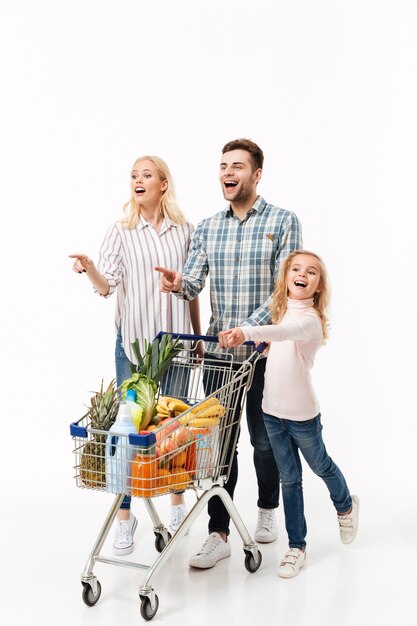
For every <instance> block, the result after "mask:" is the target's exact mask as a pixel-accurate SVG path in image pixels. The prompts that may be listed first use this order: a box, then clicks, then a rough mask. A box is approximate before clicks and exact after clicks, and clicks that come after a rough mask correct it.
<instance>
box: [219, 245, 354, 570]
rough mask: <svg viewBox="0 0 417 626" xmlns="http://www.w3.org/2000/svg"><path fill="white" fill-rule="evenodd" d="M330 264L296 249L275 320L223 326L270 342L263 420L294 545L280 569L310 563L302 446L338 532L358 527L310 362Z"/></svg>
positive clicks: (236, 341) (233, 336)
mask: <svg viewBox="0 0 417 626" xmlns="http://www.w3.org/2000/svg"><path fill="white" fill-rule="evenodd" d="M328 297H329V294H328V286H327V276H326V270H325V267H324V265H323V262H322V260H321V259H320V257H318V256H317V255H316V254H313V253H312V252H306V251H304V250H301V251H294V252H292V253H291V254H289V255H288V257H287V258H286V259H285V261H284V262H283V263H282V265H281V268H280V273H279V277H278V280H277V283H276V286H275V290H274V293H273V303H272V306H271V311H272V321H273V322H274V325H270V326H256V327H254V326H244V327H241V328H233V329H230V330H228V331H226V335H227V338H228V345H229V346H230V347H235V346H238V345H240V344H241V343H243V342H244V341H246V340H248V339H252V340H254V341H256V342H259V341H266V342H271V343H270V346H269V352H268V359H267V364H266V371H265V388H264V395H263V401H262V410H263V413H264V420H265V425H266V429H267V432H268V436H269V439H270V442H271V446H272V449H273V452H274V456H275V460H276V463H277V465H278V468H279V472H280V477H281V484H282V495H283V501H284V511H285V525H286V528H287V533H288V543H289V550H288V551H287V552H286V553H285V555H284V557H283V559H282V561H281V564H280V567H279V570H278V575H279V576H281V577H282V578H292V577H293V576H296V575H297V574H298V572H299V570H300V568H301V567H302V566H303V565H304V563H305V558H306V550H305V548H306V541H305V538H306V534H307V525H306V520H305V517H304V499H303V488H302V467H301V461H300V455H299V452H300V451H301V453H302V455H303V457H304V458H305V460H306V461H307V463H308V465H309V466H310V467H311V469H312V470H313V472H314V473H315V474H317V475H318V476H320V477H321V478H322V479H323V480H324V482H325V483H326V486H327V488H328V490H329V493H330V497H331V499H332V502H333V504H334V507H335V509H336V512H337V519H338V522H339V530H340V539H341V541H342V542H343V543H351V542H352V541H353V540H354V539H355V537H356V533H357V530H358V512H359V498H358V497H357V496H351V495H350V493H349V489H348V486H347V484H346V481H345V479H344V477H343V474H342V473H341V471H340V469H339V468H338V467H337V465H336V464H335V463H334V462H333V461H332V459H331V458H330V457H329V455H328V454H327V452H326V448H325V445H324V442H323V438H322V434H321V431H322V425H321V419H320V413H319V405H318V402H317V399H316V396H315V394H314V391H313V388H312V385H311V379H310V369H311V368H312V366H313V362H314V357H315V354H316V352H317V350H318V349H319V347H320V346H321V344H322V343H324V342H325V341H326V339H327V335H328V332H327V317H326V307H327V303H328Z"/></svg>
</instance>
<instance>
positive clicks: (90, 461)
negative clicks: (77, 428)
mask: <svg viewBox="0 0 417 626" xmlns="http://www.w3.org/2000/svg"><path fill="white" fill-rule="evenodd" d="M87 408H88V411H87V413H86V414H85V415H84V418H87V419H88V422H89V424H88V426H89V428H93V429H97V430H109V428H110V426H112V424H113V423H114V421H115V419H116V415H117V411H118V410H119V397H118V394H117V389H116V388H115V380H114V379H113V380H112V381H111V382H110V384H109V386H108V387H107V389H106V391H105V392H103V381H101V387H100V391H97V392H95V393H94V396H92V398H91V400H90V406H89V407H87ZM91 436H92V439H91V440H90V441H88V442H87V443H86V444H85V445H84V447H83V450H82V453H81V463H80V474H81V480H82V482H83V483H84V485H86V487H96V488H97V487H104V486H105V484H106V468H105V450H106V437H107V435H105V434H100V433H91Z"/></svg>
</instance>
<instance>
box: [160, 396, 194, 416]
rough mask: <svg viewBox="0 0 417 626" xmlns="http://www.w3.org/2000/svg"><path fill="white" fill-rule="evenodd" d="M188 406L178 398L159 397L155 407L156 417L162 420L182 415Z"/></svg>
mask: <svg viewBox="0 0 417 626" xmlns="http://www.w3.org/2000/svg"><path fill="white" fill-rule="evenodd" d="M189 408H190V405H189V404H187V403H186V402H183V401H182V400H179V399H178V398H170V397H169V396H159V398H158V403H157V405H156V416H157V417H159V419H161V420H163V419H166V418H167V417H177V416H178V415H181V413H184V411H186V410H187V409H189Z"/></svg>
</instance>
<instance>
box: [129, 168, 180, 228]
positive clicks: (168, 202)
mask: <svg viewBox="0 0 417 626" xmlns="http://www.w3.org/2000/svg"><path fill="white" fill-rule="evenodd" d="M145 160H147V161H152V163H153V164H154V165H155V167H156V169H157V172H158V176H159V178H160V180H161V181H163V182H164V181H166V182H167V188H166V190H165V191H164V193H163V196H162V198H161V205H160V211H161V213H162V215H163V216H164V217H169V219H170V220H172V221H173V222H175V223H176V224H184V222H185V221H186V219H185V217H184V215H183V213H182V211H181V209H180V208H179V206H178V204H177V201H176V199H175V187H174V181H173V180H172V175H171V172H170V171H169V167H168V165H167V164H166V163H165V161H164V160H163V159H161V158H160V157H157V156H141V157H139V158H138V159H136V161H135V162H134V164H133V167H134V166H135V165H136V163H138V162H139V161H145ZM123 210H124V212H125V214H126V218H125V219H124V220H123V221H122V223H123V225H124V226H126V227H127V228H129V229H132V228H135V226H136V225H137V223H138V221H139V215H140V207H139V203H138V201H137V200H136V198H135V197H134V196H133V195H132V197H131V198H130V200H129V201H128V202H126V204H125V205H124V206H123Z"/></svg>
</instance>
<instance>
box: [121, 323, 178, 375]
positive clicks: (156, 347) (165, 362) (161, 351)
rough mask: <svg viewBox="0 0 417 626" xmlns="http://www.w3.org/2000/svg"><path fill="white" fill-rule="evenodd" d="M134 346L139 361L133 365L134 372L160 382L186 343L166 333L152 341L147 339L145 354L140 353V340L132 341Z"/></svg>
mask: <svg viewBox="0 0 417 626" xmlns="http://www.w3.org/2000/svg"><path fill="white" fill-rule="evenodd" d="M132 348H133V351H134V353H135V356H136V358H137V361H138V366H137V367H136V366H135V365H131V370H132V374H133V373H134V372H140V373H141V374H143V375H144V376H148V378H152V380H154V381H155V382H156V383H159V382H160V381H161V379H162V376H163V375H164V373H165V372H166V370H167V369H168V367H169V366H170V365H171V362H172V359H173V358H174V357H175V356H176V355H177V354H178V353H179V352H181V350H184V345H183V344H182V343H181V342H180V341H179V339H175V340H174V339H173V338H172V335H169V334H165V335H162V337H160V338H159V339H154V340H153V341H152V342H151V343H150V342H148V341H147V340H146V339H145V349H144V351H143V356H142V355H141V353H140V350H139V341H138V340H137V339H135V341H134V342H133V343H132Z"/></svg>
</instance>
